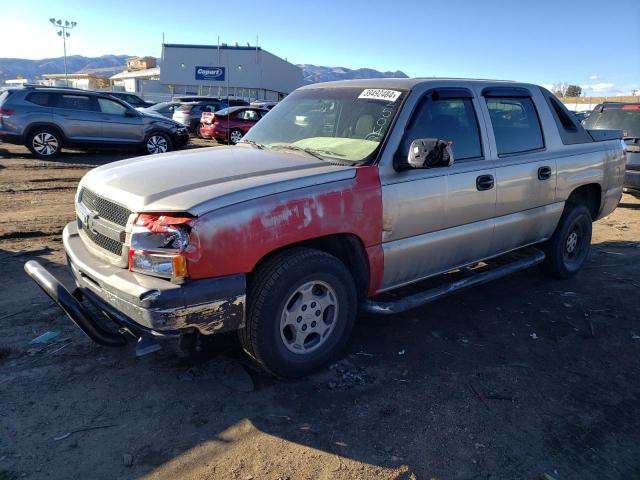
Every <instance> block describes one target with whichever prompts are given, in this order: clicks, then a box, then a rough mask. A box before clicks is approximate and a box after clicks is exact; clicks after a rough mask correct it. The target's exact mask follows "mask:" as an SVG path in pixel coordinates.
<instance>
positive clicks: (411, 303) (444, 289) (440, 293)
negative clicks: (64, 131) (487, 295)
mask: <svg viewBox="0 0 640 480" xmlns="http://www.w3.org/2000/svg"><path fill="white" fill-rule="evenodd" d="M544 258H545V255H544V252H542V251H541V250H537V249H535V248H534V249H531V254H530V255H528V256H527V257H524V258H520V259H517V260H514V261H513V262H511V263H508V264H506V265H502V266H500V267H496V268H493V269H490V270H487V271H486V272H482V273H472V274H471V276H469V277H466V278H463V279H461V280H457V281H455V282H452V283H448V284H445V285H440V286H438V287H435V288H431V289H429V290H425V291H423V292H418V293H414V294H413V295H408V296H406V297H402V298H399V299H398V300H392V301H388V302H377V301H373V300H365V301H364V302H363V303H362V305H361V307H362V309H363V310H364V311H365V312H368V313H374V314H378V315H393V314H395V313H401V312H405V311H407V310H411V309H412V308H416V307H419V306H421V305H424V304H425V303H429V302H433V301H434V300H438V299H439V298H442V297H445V296H447V295H450V294H452V293H455V292H457V291H459V290H462V289H464V288H469V287H473V286H476V285H480V284H482V283H487V282H490V281H492V280H496V279H498V278H501V277H504V276H506V275H510V274H512V273H515V272H519V271H520V270H524V269H526V268H529V267H532V266H534V265H537V264H539V263H542V261H543V260H544Z"/></svg>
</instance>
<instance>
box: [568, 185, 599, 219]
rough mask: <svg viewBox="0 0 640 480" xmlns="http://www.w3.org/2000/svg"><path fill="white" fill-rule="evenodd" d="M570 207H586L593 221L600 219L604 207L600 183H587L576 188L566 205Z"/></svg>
mask: <svg viewBox="0 0 640 480" xmlns="http://www.w3.org/2000/svg"><path fill="white" fill-rule="evenodd" d="M566 204H570V205H584V206H586V207H587V208H588V209H589V213H591V219H592V221H595V220H596V219H597V218H598V214H599V213H600V208H601V205H602V187H601V186H600V184H598V183H587V184H585V185H580V186H579V187H577V188H575V189H574V190H573V191H572V192H571V194H570V195H569V197H568V198H567V201H566V203H565V210H566V208H567V207H566Z"/></svg>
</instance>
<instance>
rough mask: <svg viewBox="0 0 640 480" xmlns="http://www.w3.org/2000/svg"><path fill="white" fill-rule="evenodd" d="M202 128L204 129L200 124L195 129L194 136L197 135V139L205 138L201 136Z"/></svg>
mask: <svg viewBox="0 0 640 480" xmlns="http://www.w3.org/2000/svg"><path fill="white" fill-rule="evenodd" d="M202 127H204V124H203V123H201V124H199V125H198V126H197V127H196V135H198V138H205V137H204V135H203V134H202V132H201V130H202Z"/></svg>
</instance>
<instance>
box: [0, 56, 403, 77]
mask: <svg viewBox="0 0 640 480" xmlns="http://www.w3.org/2000/svg"><path fill="white" fill-rule="evenodd" d="M127 58H128V55H103V56H101V57H84V56H82V55H70V56H68V57H67V71H68V72H69V73H76V72H86V73H95V74H96V75H99V76H104V77H110V76H111V75H115V74H116V73H118V72H121V71H122V69H123V67H124V64H125V60H126V59H127ZM159 62H160V61H159V59H158V63H159ZM298 67H300V68H301V69H302V75H303V77H304V82H305V83H317V82H328V81H332V80H349V79H354V78H389V77H400V78H406V77H407V75H406V74H405V73H404V72H401V71H399V70H398V71H395V72H380V71H378V70H374V69H372V68H358V69H355V70H352V69H349V68H344V67H322V66H316V65H311V64H301V65H298ZM47 73H64V59H63V58H62V57H57V58H45V59H42V60H26V59H23V58H0V82H3V81H4V80H7V79H10V78H17V77H18V75H21V76H22V77H23V78H29V79H35V78H36V77H42V75H45V74H47Z"/></svg>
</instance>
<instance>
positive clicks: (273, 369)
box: [239, 248, 357, 378]
mask: <svg viewBox="0 0 640 480" xmlns="http://www.w3.org/2000/svg"><path fill="white" fill-rule="evenodd" d="M314 282H318V284H323V285H326V286H328V287H329V289H328V290H327V291H325V292H324V293H323V292H322V290H320V292H319V294H320V295H327V297H325V298H333V299H334V300H335V305H336V306H335V307H331V306H328V307H327V308H326V309H325V310H324V311H323V312H322V313H321V315H320V316H319V317H314V315H318V313H317V312H318V311H319V310H316V306H315V303H313V302H312V303H309V307H310V308H309V310H308V312H307V313H305V314H304V315H305V318H304V320H302V321H301V320H300V318H301V317H296V321H297V322H299V323H300V325H299V328H300V329H299V330H298V326H296V327H295V328H296V332H294V337H293V338H297V336H298V334H300V336H301V338H302V337H304V338H303V340H302V343H303V344H304V345H305V347H304V348H307V347H306V344H307V339H311V341H310V342H309V347H308V348H309V350H310V351H309V352H301V351H298V352H293V351H292V350H293V349H294V348H295V347H294V345H293V343H295V342H293V341H289V340H288V339H287V328H289V330H288V332H289V334H291V333H292V329H291V328H290V327H291V326H285V328H284V329H283V327H282V323H281V322H282V320H283V318H284V317H285V316H286V315H288V313H287V312H289V311H290V309H291V308H293V307H291V305H292V304H294V305H296V306H297V307H296V308H300V309H302V310H306V308H305V306H304V305H303V306H300V304H301V303H303V302H306V300H304V298H306V297H303V296H299V297H298V300H296V301H295V302H294V301H293V300H292V296H296V295H301V294H299V291H300V290H299V289H301V288H305V286H307V285H309V284H314ZM313 288H315V285H314V286H313V287H312V289H311V290H308V291H309V292H312V293H310V294H311V295H313V294H317V293H318V292H316V293H313ZM329 291H330V293H328V292H329ZM247 297H248V299H247V318H246V322H245V323H246V325H245V327H244V328H243V329H241V330H240V331H239V337H240V342H241V344H242V347H243V349H244V350H245V352H246V353H247V354H248V355H249V356H250V357H251V358H253V359H254V360H255V361H256V362H257V363H258V365H259V366H260V367H261V368H262V369H264V370H266V371H267V372H269V373H271V374H273V375H276V376H280V377H290V378H296V377H302V376H304V375H307V374H309V373H311V372H313V371H315V370H318V369H319V368H320V367H322V366H324V365H326V364H327V363H329V362H331V361H332V360H333V359H335V358H336V357H337V356H338V355H339V354H340V353H341V352H342V350H343V349H344V347H345V346H346V344H347V342H348V340H349V336H350V335H351V330H352V328H353V324H354V321H355V318H356V312H357V295H356V288H355V284H354V281H353V278H352V277H351V274H350V273H349V270H348V269H347V267H346V266H345V265H344V264H343V263H342V262H341V261H340V260H338V259H337V258H336V257H334V256H332V255H329V254H327V253H324V252H321V251H319V250H314V249H310V248H295V249H292V250H289V251H285V252H282V253H279V254H276V255H275V256H274V257H273V258H271V259H269V260H267V261H266V262H265V263H264V264H263V265H262V266H260V267H259V268H258V269H257V270H256V272H255V274H254V275H253V278H252V280H251V282H250V284H249V286H248V292H247ZM312 298H313V297H312ZM318 298H320V297H318ZM317 308H324V307H321V306H319V304H318V306H317ZM332 308H334V310H332V311H331V312H330V314H328V315H326V318H329V317H331V319H332V321H331V322H330V323H323V325H322V328H326V329H327V332H328V333H326V335H325V336H324V338H322V337H321V335H318V334H316V333H314V331H313V329H312V327H311V325H312V324H315V323H316V322H315V321H313V320H317V319H318V318H325V313H326V312H328V311H329V310H330V309H332ZM296 315H297V314H296ZM322 321H323V322H325V321H324V320H322ZM307 322H308V325H309V329H308V330H306V329H307ZM318 323H319V321H318ZM313 327H315V325H313ZM318 328H320V327H318ZM302 329H305V330H306V333H305V332H302ZM314 335H315V337H314ZM314 340H316V343H315V345H314V344H313V341H314ZM287 344H288V345H287Z"/></svg>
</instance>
